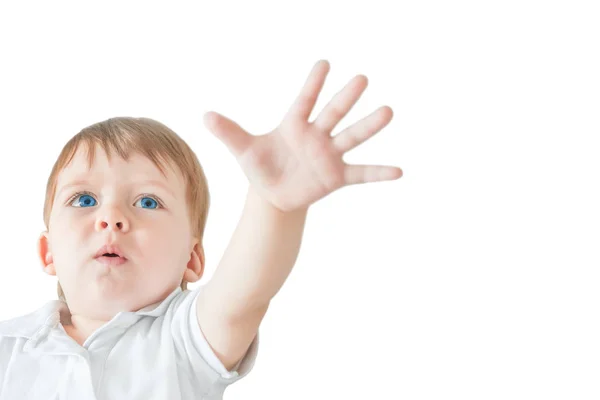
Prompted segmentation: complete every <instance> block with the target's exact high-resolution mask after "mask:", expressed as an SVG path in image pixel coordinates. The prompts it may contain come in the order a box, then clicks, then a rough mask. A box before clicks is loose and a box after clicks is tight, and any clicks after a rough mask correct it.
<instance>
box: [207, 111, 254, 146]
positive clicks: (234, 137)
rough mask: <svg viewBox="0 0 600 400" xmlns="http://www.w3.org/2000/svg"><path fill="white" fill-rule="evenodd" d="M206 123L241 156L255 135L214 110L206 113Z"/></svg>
mask: <svg viewBox="0 0 600 400" xmlns="http://www.w3.org/2000/svg"><path fill="white" fill-rule="evenodd" d="M204 125H206V127H207V128H208V129H209V130H210V131H211V132H212V133H213V134H214V135H215V136H216V137H217V138H218V139H219V140H221V141H222V142H223V143H224V144H225V145H226V146H227V147H228V148H229V151H231V152H232V153H233V155H235V156H236V157H239V156H240V155H241V154H242V153H244V151H246V149H247V148H248V147H249V146H250V144H251V142H252V139H253V136H252V135H250V134H249V133H248V132H246V131H245V130H244V129H242V128H241V127H240V126H239V125H238V124H236V123H235V122H233V121H232V120H230V119H229V118H227V117H224V116H223V115H221V114H218V113H216V112H214V111H210V112H207V113H206V114H204Z"/></svg>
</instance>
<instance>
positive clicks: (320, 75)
mask: <svg viewBox="0 0 600 400" xmlns="http://www.w3.org/2000/svg"><path fill="white" fill-rule="evenodd" d="M327 73H329V62H328V61H327V60H319V61H317V63H316V64H315V65H314V66H313V68H312V70H311V72H310V74H309V75H308V78H307V79H306V82H305V83H304V86H303V87H302V89H301V90H300V94H299V95H298V97H297V98H296V100H295V101H294V103H293V104H292V106H291V107H290V109H289V111H288V112H287V115H286V118H294V119H297V118H299V119H302V120H304V121H307V120H308V118H309V117H310V113H311V112H312V110H313V108H314V107H315V103H316V102H317V98H318V97H319V93H320V92H321V89H322V88H323V84H324V83H325V77H326V76H327Z"/></svg>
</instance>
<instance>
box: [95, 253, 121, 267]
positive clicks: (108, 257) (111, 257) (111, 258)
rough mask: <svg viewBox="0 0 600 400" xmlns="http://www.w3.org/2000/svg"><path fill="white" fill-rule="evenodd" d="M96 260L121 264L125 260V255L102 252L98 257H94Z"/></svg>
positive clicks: (109, 263)
mask: <svg viewBox="0 0 600 400" xmlns="http://www.w3.org/2000/svg"><path fill="white" fill-rule="evenodd" d="M96 261H98V262H99V263H100V264H104V265H121V264H124V263H126V262H127V259H126V258H125V257H120V256H118V255H116V254H109V253H107V254H103V255H101V256H100V257H96Z"/></svg>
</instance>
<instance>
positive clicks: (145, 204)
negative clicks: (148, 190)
mask: <svg viewBox="0 0 600 400" xmlns="http://www.w3.org/2000/svg"><path fill="white" fill-rule="evenodd" d="M139 202H141V203H142V208H150V209H155V208H158V206H159V204H158V202H157V201H156V200H154V199H153V198H152V197H142V198H141V199H139V200H138V201H136V203H135V204H138V203H139Z"/></svg>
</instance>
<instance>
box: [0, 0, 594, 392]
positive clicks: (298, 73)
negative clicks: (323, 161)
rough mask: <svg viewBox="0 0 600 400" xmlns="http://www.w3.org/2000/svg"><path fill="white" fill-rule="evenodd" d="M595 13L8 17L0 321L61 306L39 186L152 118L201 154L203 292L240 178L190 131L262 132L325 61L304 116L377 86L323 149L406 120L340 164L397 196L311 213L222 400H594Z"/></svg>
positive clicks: (34, 9) (560, 5)
mask: <svg viewBox="0 0 600 400" xmlns="http://www.w3.org/2000/svg"><path fill="white" fill-rule="evenodd" d="M594 3H595V2H592V1H589V2H583V1H568V2H567V1H562V2H561V1H543V2H542V1H537V2H536V1H523V0H520V1H503V2H499V1H498V2H478V1H455V2H446V1H419V2H392V1H389V2H385V1H368V2H366V1H365V2H356V3H354V4H350V3H349V2H343V3H342V2H327V1H314V0H313V1H300V2H296V3H294V4H292V3H291V2H275V1H272V2H268V1H252V2H241V1H240V2H237V3H236V2H226V1H214V2H204V3H202V2H196V3H192V2H189V3H179V4H177V3H175V2H173V3H172V4H170V5H168V6H167V5H166V2H164V4H162V5H160V6H159V5H154V3H151V2H135V3H130V5H127V6H125V5H123V4H117V3H113V4H112V5H108V4H109V3H105V2H104V3H102V5H97V6H92V5H86V6H83V5H81V4H79V3H75V2H73V3H70V4H67V3H58V2H48V4H46V3H41V2H40V3H39V4H37V5H31V4H24V3H21V5H20V6H19V8H18V9H15V8H13V7H14V6H7V5H5V3H3V4H2V6H0V51H1V53H0V107H1V108H0V119H1V125H0V130H1V132H0V134H1V138H0V179H1V180H2V186H1V189H0V190H1V196H0V224H1V225H0V239H1V241H0V251H1V252H2V263H1V265H0V319H8V318H12V317H15V316H18V315H21V314H24V313H28V312H31V311H33V310H34V309H37V308H39V307H40V306H41V305H42V304H43V303H44V302H45V301H48V300H51V299H54V298H55V290H56V284H55V282H56V281H55V279H56V278H55V277H49V276H47V275H46V274H44V273H43V272H42V270H41V267H40V263H39V261H38V258H37V254H36V240H37V237H38V235H39V233H40V232H41V231H42V230H43V229H44V226H43V221H42V207H43V201H44V191H45V185H46V179H47V177H48V174H49V173H50V169H51V167H52V164H53V163H54V160H55V158H56V157H57V156H58V153H59V152H60V149H61V148H62V146H63V145H64V143H65V142H66V141H67V140H68V139H69V138H70V137H71V136H73V135H74V134H76V133H77V132H78V131H79V130H80V129H82V128H83V127H85V126H88V125H90V124H92V123H95V122H98V121H100V120H104V119H107V118H110V117H114V116H123V115H127V116H146V117H151V118H154V119H157V120H159V121H161V122H163V123H165V124H166V125H167V126H169V127H171V128H172V129H174V130H175V131H176V132H178V133H179V134H180V135H181V136H182V137H183V138H184V139H185V140H186V141H188V143H189V144H190V145H191V146H192V148H193V149H194V150H195V151H196V152H197V154H198V157H199V159H200V161H201V163H202V165H203V166H204V168H205V170H206V173H207V176H208V180H209V184H210V189H211V195H212V199H213V202H212V206H211V210H210V214H209V220H208V225H207V231H206V232H207V233H206V235H207V236H206V242H205V247H206V253H207V272H206V275H205V278H204V279H203V282H206V281H207V280H208V279H209V278H210V276H211V275H212V273H213V271H214V269H215V267H216V265H217V263H218V260H219V258H220V255H221V254H222V252H223V251H224V249H225V246H226V245H227V242H228V240H229V237H230V235H231V233H232V232H233V229H234V227H235V225H236V223H237V221H238V218H239V216H240V213H241V210H242V207H243V201H244V194H245V191H246V179H245V177H244V175H243V173H242V172H241V169H240V168H239V167H238V165H237V164H236V162H235V159H234V158H233V157H232V156H231V155H230V154H229V153H228V151H227V149H226V148H225V147H224V146H223V145H222V144H221V143H220V142H219V141H218V140H217V139H216V138H214V137H213V136H212V135H211V134H210V133H209V132H208V131H207V130H206V129H205V128H204V126H203V124H202V115H203V114H204V113H205V112H206V111H209V110H215V111H218V112H221V113H223V114H224V115H227V116H229V117H231V118H233V119H234V120H236V121H238V122H239V123H240V124H241V125H242V126H243V127H244V128H246V129H247V130H249V131H250V132H252V133H254V134H262V133H266V132H267V131H269V130H270V129H272V128H274V127H275V126H276V125H277V123H278V122H279V121H280V119H281V117H282V116H283V114H284V113H285V111H286V110H287V108H288V107H289V105H290V104H291V102H292V101H293V99H294V98H295V96H296V94H297V92H298V90H299V89H300V87H301V86H302V84H303V83H304V80H305V79H306V76H307V74H308V72H309V71H310V68H311V67H312V65H313V64H314V63H315V62H316V61H317V60H318V59H321V58H324V59H327V60H329V61H330V63H331V71H330V74H329V77H328V79H327V81H326V84H325V88H324V89H323V92H322V95H321V97H320V98H319V102H318V103H317V107H316V110H317V111H320V110H321V109H322V107H323V106H324V105H325V104H326V102H327V101H328V100H329V99H330V98H331V97H332V96H333V95H334V94H335V93H336V92H337V91H338V90H340V89H341V88H342V87H343V86H344V84H345V83H346V82H347V81H348V80H349V79H351V78H352V77H353V76H355V75H356V74H366V75H367V77H368V78H369V87H368V88H367V90H366V92H365V93H364V94H363V96H362V98H361V100H360V101H359V102H358V104H357V105H356V106H355V107H354V108H353V109H352V111H351V112H350V114H349V115H348V116H347V117H346V118H345V119H344V120H343V121H342V124H341V125H340V126H338V128H337V129H336V130H335V131H334V132H339V131H340V130H341V129H343V128H344V127H346V126H348V125H349V124H351V123H353V122H355V121H358V120H359V119H361V118H362V117H364V116H366V115H367V114H368V113H370V112H372V111H374V110H375V109H376V108H377V107H379V106H381V105H389V106H391V107H392V108H393V110H394V112H395V116H394V119H393V120H392V122H391V123H390V124H389V125H388V126H387V127H386V128H385V129H384V130H382V131H381V132H380V133H379V134H377V135H376V136H375V137H374V138H373V139H371V140H370V141H368V142H367V143H365V144H364V145H362V146H361V147H359V148H357V149H355V150H353V151H352V152H350V153H349V154H348V155H347V157H346V161H348V162H353V163H361V164H363V163H374V164H388V165H396V166H399V167H401V168H402V169H403V171H404V176H403V177H402V178H401V179H400V180H397V181H393V182H384V183H374V184H368V185H360V186H352V187H348V188H344V189H342V190H340V191H338V192H336V193H334V194H332V195H330V196H328V197H327V198H325V199H323V200H322V201H321V202H319V203H317V204H316V205H315V206H314V207H312V209H311V211H310V213H309V220H308V223H307V226H306V231H305V237H304V242H303V246H302V250H301V253H300V256H299V258H298V262H297V264H296V266H295V268H294V270H293V272H292V274H291V275H290V277H289V279H288V281H287V282H286V283H285V285H284V286H283V288H282V290H281V291H280V293H279V294H278V295H277V296H276V298H275V299H274V300H273V302H272V305H271V308H270V310H269V313H268V314H267V316H266V318H265V319H264V322H263V324H262V325H261V346H260V349H259V355H258V359H257V361H256V364H255V367H254V369H253V371H252V372H251V374H250V375H248V376H247V377H245V378H244V379H242V380H241V381H239V382H237V383H236V384H234V385H233V386H231V387H229V388H228V389H227V391H226V393H225V398H226V399H229V400H233V399H289V400H291V399H410V400H417V399H462V400H464V399H528V400H529V399H579V400H582V399H598V397H599V396H600V385H599V383H598V382H600V377H599V375H600V340H599V338H600V324H599V323H598V317H599V315H598V314H599V304H600V302H599V300H600V290H599V283H600V272H599V267H600V254H599V250H598V249H599V243H600V242H599V239H600V228H599V226H600V212H599V207H598V204H600V195H599V194H598V193H599V191H598V186H599V185H598V180H599V177H598V175H599V172H600V161H599V157H598V154H599V150H600V148H599V145H598V143H599V142H598V137H599V134H600V118H599V106H600V94H599V93H600V79H599V73H598V71H600V57H599V48H600V47H599V45H600V28H599V24H598V21H599V20H600V13H599V12H598V10H597V9H595V8H594V7H593V5H594ZM182 4H184V5H182ZM314 116H315V114H313V117H314ZM192 287H194V286H192Z"/></svg>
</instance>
